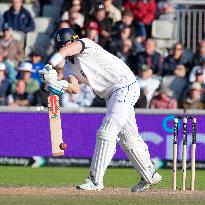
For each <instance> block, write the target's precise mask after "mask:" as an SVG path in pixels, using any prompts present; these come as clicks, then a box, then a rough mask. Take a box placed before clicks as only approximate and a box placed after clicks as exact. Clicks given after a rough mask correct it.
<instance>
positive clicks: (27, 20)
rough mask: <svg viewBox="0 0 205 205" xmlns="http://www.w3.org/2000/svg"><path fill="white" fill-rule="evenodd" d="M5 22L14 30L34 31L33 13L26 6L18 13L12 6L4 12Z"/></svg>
mask: <svg viewBox="0 0 205 205" xmlns="http://www.w3.org/2000/svg"><path fill="white" fill-rule="evenodd" d="M4 23H8V24H9V27H11V28H12V29H13V30H17V31H22V32H24V33H27V32H30V31H34V30H35V24H34V21H33V19H32V17H31V14H30V13H29V11H28V10H26V9H25V8H24V7H22V8H21V10H20V11H19V13H18V14H15V13H14V10H13V8H12V7H11V8H10V9H9V10H8V11H6V12H5V13H4Z"/></svg>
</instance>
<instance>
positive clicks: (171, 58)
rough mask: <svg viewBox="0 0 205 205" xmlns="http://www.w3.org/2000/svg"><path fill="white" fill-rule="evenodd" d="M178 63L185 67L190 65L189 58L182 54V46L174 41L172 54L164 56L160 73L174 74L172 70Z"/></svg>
mask: <svg viewBox="0 0 205 205" xmlns="http://www.w3.org/2000/svg"><path fill="white" fill-rule="evenodd" d="M178 65H184V66H185V67H187V68H189V67H190V63H189V59H188V58H187V56H186V55H185V54H184V47H183V45H182V44H181V43H176V44H175V45H174V52H173V54H170V55H168V56H167V57H166V58H165V60H164V64H163V70H162V75H163V76H164V75H174V70H175V68H176V67H177V66H178Z"/></svg>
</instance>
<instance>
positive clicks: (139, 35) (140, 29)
mask: <svg viewBox="0 0 205 205" xmlns="http://www.w3.org/2000/svg"><path fill="white" fill-rule="evenodd" d="M123 27H130V28H131V36H132V38H133V39H135V40H136V43H138V44H141V43H142V42H144V40H145V38H146V36H147V32H146V29H145V27H144V25H143V24H141V23H139V22H138V21H137V20H135V19H134V16H133V13H132V12H131V11H128V10H127V11H124V13H123V16H122V20H121V21H119V22H117V23H116V24H115V26H114V34H117V35H118V33H119V32H120V30H122V28H123Z"/></svg>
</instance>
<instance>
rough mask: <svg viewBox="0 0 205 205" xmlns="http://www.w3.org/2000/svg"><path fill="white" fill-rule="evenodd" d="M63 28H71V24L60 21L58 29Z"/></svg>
mask: <svg viewBox="0 0 205 205" xmlns="http://www.w3.org/2000/svg"><path fill="white" fill-rule="evenodd" d="M61 28H69V23H68V21H67V20H62V21H59V23H58V29H61Z"/></svg>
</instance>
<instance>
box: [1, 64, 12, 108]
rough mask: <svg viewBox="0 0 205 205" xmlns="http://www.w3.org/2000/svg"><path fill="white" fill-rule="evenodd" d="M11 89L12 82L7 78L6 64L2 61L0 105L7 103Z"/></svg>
mask: <svg viewBox="0 0 205 205" xmlns="http://www.w3.org/2000/svg"><path fill="white" fill-rule="evenodd" d="M9 91H10V82H9V80H8V79H7V78H6V66H5V65H4V64H3V63H0V105H6V103H7V96H8V94H9Z"/></svg>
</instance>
